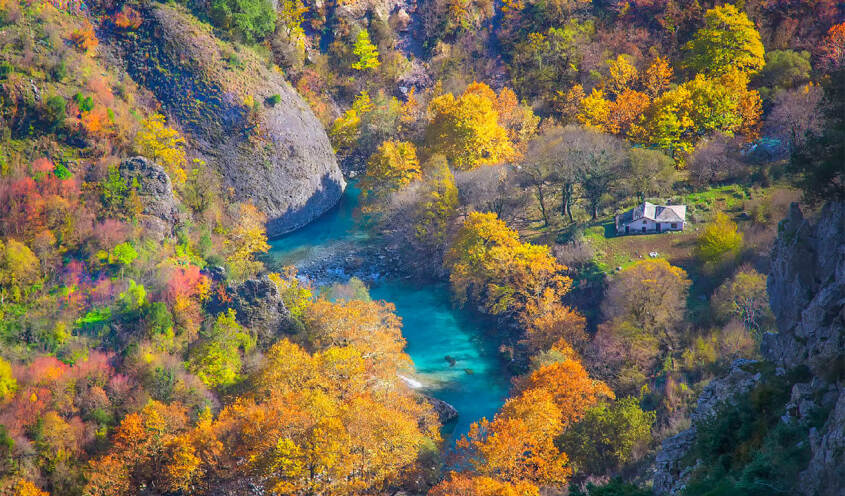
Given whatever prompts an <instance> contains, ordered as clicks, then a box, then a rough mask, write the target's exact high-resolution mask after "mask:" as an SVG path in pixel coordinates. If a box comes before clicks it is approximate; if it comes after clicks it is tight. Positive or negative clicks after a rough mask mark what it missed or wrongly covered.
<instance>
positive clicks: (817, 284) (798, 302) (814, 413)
mask: <svg viewBox="0 0 845 496" xmlns="http://www.w3.org/2000/svg"><path fill="white" fill-rule="evenodd" d="M768 291H769V300H770V305H771V308H772V311H773V312H774V314H775V316H776V318H777V327H778V329H777V332H773V333H768V334H766V335H765V336H764V337H763V342H762V353H763V356H764V358H765V359H766V360H767V361H768V362H771V363H772V364H773V365H774V366H775V367H776V368H777V370H778V372H777V373H778V374H779V375H781V376H783V375H784V374H786V373H787V372H786V371H790V370H793V371H794V370H799V369H802V368H806V370H807V371H808V374H807V375H808V377H809V380H807V381H803V380H802V381H801V382H798V383H795V384H793V385H792V388H791V391H790V392H791V395H790V397H789V400H788V401H787V402H786V404H785V405H783V406H784V409H785V414H784V415H783V417H781V419H780V421H781V422H784V423H794V422H804V423H809V424H810V425H813V422H812V420H813V418H818V417H819V415H820V413H821V418H822V419H823V422H822V423H821V424H820V427H816V426H812V427H810V428H809V435H808V439H807V440H806V441H804V442H808V443H809V448H810V449H809V451H810V460H809V463H808V464H807V468H806V469H804V470H803V471H802V472H801V473H800V474H799V478H798V480H797V481H796V482H795V488H796V490H797V491H798V494H803V495H806V496H842V495H843V494H845V203H841V202H840V203H830V204H828V205H826V206H825V207H824V208H822V210H821V212H819V214H818V216H817V218H816V219H815V221H810V220H808V219H805V218H804V215H803V213H802V212H801V209H800V208H799V207H798V205H797V204H793V205H792V206H791V207H790V210H789V214H788V216H787V218H786V219H784V220H783V221H782V222H781V223H780V225H779V228H778V237H777V240H776V241H775V245H774V247H773V250H772V260H771V270H770V273H769V278H768ZM761 365H762V364H760V363H758V362H750V361H737V363H735V364H734V366H733V367H732V369H731V371H730V372H729V373H728V374H727V375H726V376H724V377H721V378H718V379H715V380H713V381H712V382H711V383H710V384H708V386H707V387H706V388H705V390H704V391H703V392H702V394H701V396H700V397H699V400H698V405H697V407H696V410H695V411H694V412H693V414H692V427H691V428H690V429H688V430H686V431H683V432H681V433H680V434H678V435H676V436H673V437H671V438H669V439H666V440H665V441H664V442H663V447H662V449H661V451H660V452H659V453H658V455H657V460H656V471H655V475H654V490H655V493H657V494H658V495H669V494H672V495H675V494H681V493H682V491H683V489H684V487H685V484H686V482H687V479H688V478H689V476H690V474H691V473H692V472H694V470H695V468H696V464H697V462H696V460H691V459H690V453H691V452H692V449H693V446H694V445H695V442H696V426H697V425H699V426H700V425H703V424H702V422H704V421H706V420H707V419H709V418H712V417H713V416H714V415H718V414H719V409H720V408H721V407H722V406H723V405H724V404H726V403H736V401H742V398H743V395H745V394H746V393H748V392H749V391H750V390H751V389H753V388H755V387H757V386H758V385H760V384H761V383H765V381H766V380H767V377H766V376H764V375H763V374H761V373H759V372H757V371H758V370H759V369H760V368H761V367H760V366H761Z"/></svg>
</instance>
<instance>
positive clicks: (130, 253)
mask: <svg viewBox="0 0 845 496" xmlns="http://www.w3.org/2000/svg"><path fill="white" fill-rule="evenodd" d="M136 258H138V252H137V251H135V247H133V246H132V243H130V242H128V241H125V242H123V243H120V244H119V245H117V246H115V247H114V248H112V251H111V254H110V255H109V263H113V264H117V265H119V266H120V271H121V273H123V270H124V269H125V268H126V267H129V266H130V265H132V262H134V261H135V259H136Z"/></svg>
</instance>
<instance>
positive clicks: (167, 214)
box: [118, 157, 179, 237]
mask: <svg viewBox="0 0 845 496" xmlns="http://www.w3.org/2000/svg"><path fill="white" fill-rule="evenodd" d="M118 173H119V174H120V177H121V178H122V179H123V180H124V181H126V183H127V184H128V185H130V186H131V187H134V188H135V189H136V191H137V193H138V197H139V199H140V201H141V206H142V208H143V210H142V211H141V224H142V225H144V226H145V227H146V228H147V229H148V230H149V231H150V232H153V233H156V234H157V235H158V236H160V237H163V236H167V235H170V234H171V233H172V232H173V228H174V226H175V225H176V224H177V222H178V221H179V209H178V207H177V206H176V200H175V199H174V198H173V186H172V184H171V182H170V176H168V175H167V172H166V171H165V170H164V168H163V167H161V166H160V165H158V164H156V163H154V162H151V161H150V160H147V159H146V158H144V157H132V158H128V159H126V160H124V161H123V162H121V164H120V167H118Z"/></svg>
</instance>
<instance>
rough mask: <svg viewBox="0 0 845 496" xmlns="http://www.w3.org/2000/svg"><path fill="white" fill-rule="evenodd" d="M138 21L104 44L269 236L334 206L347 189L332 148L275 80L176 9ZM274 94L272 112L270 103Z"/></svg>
mask: <svg viewBox="0 0 845 496" xmlns="http://www.w3.org/2000/svg"><path fill="white" fill-rule="evenodd" d="M142 14H143V18H144V21H143V23H142V24H141V26H140V28H139V29H138V30H137V31H133V32H128V33H123V32H114V33H110V36H109V37H108V39H109V41H110V42H111V44H112V46H114V47H115V48H116V50H117V52H118V53H119V55H120V58H121V59H122V60H123V62H124V65H125V68H126V70H127V72H128V73H129V74H130V76H132V78H133V79H134V80H135V81H136V82H137V83H138V84H140V85H141V86H144V87H146V88H147V89H149V90H150V91H151V92H152V93H153V94H154V95H155V97H156V99H157V100H158V101H159V102H161V105H162V108H163V110H164V112H166V113H167V114H168V115H169V116H171V117H173V118H175V119H176V120H177V121H178V123H179V124H180V126H181V127H182V128H183V130H184V131H185V132H186V133H187V134H188V135H189V136H190V140H189V143H190V145H191V146H192V147H193V148H194V151H196V153H197V154H198V155H200V156H202V157H203V158H204V159H205V160H206V162H208V163H209V164H210V165H212V166H214V167H215V168H216V169H217V170H218V171H219V172H220V174H221V176H222V178H223V181H224V186H226V187H230V188H232V190H233V191H234V194H235V198H236V199H237V200H251V201H252V202H253V203H254V204H255V205H256V206H257V207H258V208H259V209H261V210H262V211H263V212H265V213H266V214H267V217H268V223H267V231H268V234H269V235H270V236H277V235H280V234H283V233H285V232H288V231H291V230H294V229H297V228H299V227H302V226H303V225H305V224H307V223H308V222H310V221H312V220H314V219H315V218H316V217H318V216H319V215H320V214H322V213H323V212H325V211H326V210H328V209H329V208H331V207H332V206H334V205H335V203H336V202H337V200H338V199H339V198H340V195H341V193H342V192H343V189H344V188H345V186H346V184H345V182H344V180H343V176H342V174H341V172H340V169H339V168H338V166H337V160H336V158H335V156H334V152H333V151H332V148H331V144H330V143H329V140H328V137H327V136H326V133H325V130H324V129H323V127H322V125H321V124H320V122H319V121H318V120H317V118H316V117H315V116H314V115H313V113H312V112H311V110H310V108H309V107H308V105H307V104H306V103H305V102H304V101H303V100H302V99H301V98H300V97H299V95H298V94H297V93H296V91H295V90H294V89H293V88H291V86H290V84H288V82H287V81H286V80H285V78H284V77H283V75H282V74H280V73H279V72H277V71H276V70H273V69H271V68H268V67H267V66H266V65H265V64H263V63H262V61H261V60H259V59H258V57H257V56H256V55H255V54H254V53H253V52H252V51H251V50H249V49H246V48H240V49H239V48H238V47H236V46H234V45H232V44H229V43H227V42H224V41H221V40H219V39H217V38H216V37H215V36H214V35H213V33H212V32H211V29H210V28H209V27H208V26H207V25H204V24H202V23H200V22H198V21H197V20H196V19H195V18H194V17H193V16H192V15H191V14H189V13H188V12H186V11H185V10H184V9H183V8H181V7H179V6H175V5H163V4H155V3H153V4H150V5H149V6H146V7H144V8H143V9H142ZM273 95H278V96H279V101H278V103H275V104H273V103H272V102H271V101H269V100H268V98H269V97H272V96H273ZM251 101H254V102H257V104H256V105H254V106H253V105H251V104H250V103H251ZM256 110H257V112H256Z"/></svg>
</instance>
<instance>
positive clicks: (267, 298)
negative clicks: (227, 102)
mask: <svg viewBox="0 0 845 496" xmlns="http://www.w3.org/2000/svg"><path fill="white" fill-rule="evenodd" d="M226 293H227V295H228V298H230V299H231V300H230V301H228V302H225V303H224V302H220V301H215V302H213V305H215V306H218V307H220V310H221V311H222V309H223V308H226V307H229V308H232V309H234V310H235V313H236V315H237V319H238V322H240V324H241V325H243V326H245V327H247V328H248V329H250V330H252V331H253V332H255V334H256V337H257V338H258V340H259V342H261V343H264V344H270V343H272V342H274V341H275V340H277V339H278V338H279V336H280V335H282V334H284V333H288V332H293V331H295V330H296V327H295V323H294V322H293V320H292V319H291V316H290V312H289V311H288V309H287V307H286V306H285V303H284V301H283V300H282V295H281V294H279V288H278V287H277V286H276V284H275V283H274V282H273V281H271V280H270V278H269V277H267V276H266V275H264V276H261V277H259V278H256V279H248V280H246V281H244V282H242V283H241V284H239V285H237V286H234V287H229V288H227V290H226Z"/></svg>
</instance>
